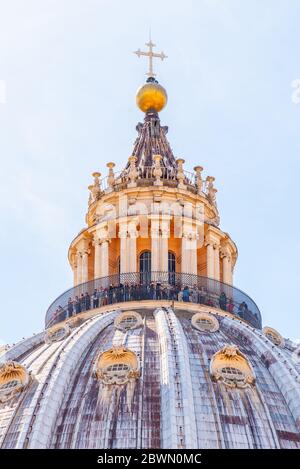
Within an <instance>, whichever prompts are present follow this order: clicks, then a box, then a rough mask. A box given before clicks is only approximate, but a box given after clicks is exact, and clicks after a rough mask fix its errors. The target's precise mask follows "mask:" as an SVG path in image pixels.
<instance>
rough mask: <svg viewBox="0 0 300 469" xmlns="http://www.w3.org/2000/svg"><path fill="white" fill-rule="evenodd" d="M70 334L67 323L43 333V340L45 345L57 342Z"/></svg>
mask: <svg viewBox="0 0 300 469" xmlns="http://www.w3.org/2000/svg"><path fill="white" fill-rule="evenodd" d="M69 334H70V325H69V324H68V323H66V324H64V325H63V326H60V325H59V324H58V325H56V326H53V327H51V328H50V329H47V330H46V331H45V335H44V340H45V343H46V344H52V343H53V342H59V341H61V340H63V339H65V338H66V337H67V336H68V335H69Z"/></svg>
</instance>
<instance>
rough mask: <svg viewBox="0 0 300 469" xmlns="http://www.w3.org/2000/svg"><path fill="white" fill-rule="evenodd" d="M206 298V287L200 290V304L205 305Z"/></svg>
mask: <svg viewBox="0 0 300 469" xmlns="http://www.w3.org/2000/svg"><path fill="white" fill-rule="evenodd" d="M205 297H206V291H205V289H204V287H200V289H199V303H200V304H201V305H204V304H205Z"/></svg>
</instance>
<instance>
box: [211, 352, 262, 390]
mask: <svg viewBox="0 0 300 469" xmlns="http://www.w3.org/2000/svg"><path fill="white" fill-rule="evenodd" d="M210 373H211V375H212V377H213V379H215V380H216V381H218V380H221V381H223V382H224V384H226V385H227V386H229V387H232V388H245V387H247V386H249V385H251V384H253V383H254V382H255V375H254V371H253V369H252V366H251V365H250V363H249V361H248V360H247V358H246V357H245V355H243V354H242V352H240V350H239V349H238V347H237V346H236V345H224V347H222V349H221V350H219V351H218V352H217V353H215V354H214V355H213V357H212V360H211V364H210Z"/></svg>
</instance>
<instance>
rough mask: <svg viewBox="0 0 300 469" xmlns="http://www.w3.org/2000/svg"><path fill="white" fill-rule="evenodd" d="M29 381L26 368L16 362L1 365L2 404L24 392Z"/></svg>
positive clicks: (0, 387) (0, 397)
mask: <svg viewBox="0 0 300 469" xmlns="http://www.w3.org/2000/svg"><path fill="white" fill-rule="evenodd" d="M29 379H30V377H29V373H28V371H27V370H26V368H25V367H24V366H22V365H21V364H19V363H17V362H15V361H9V362H6V363H3V364H2V365H0V403H1V402H7V401H9V400H10V399H12V398H13V397H15V396H16V395H17V394H19V393H20V392H22V391H23V390H24V389H25V388H26V386H27V385H28V383H29Z"/></svg>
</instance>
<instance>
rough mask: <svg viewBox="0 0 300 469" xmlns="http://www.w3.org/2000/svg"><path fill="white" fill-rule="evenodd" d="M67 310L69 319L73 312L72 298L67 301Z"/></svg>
mask: <svg viewBox="0 0 300 469" xmlns="http://www.w3.org/2000/svg"><path fill="white" fill-rule="evenodd" d="M67 310H68V317H69V318H70V317H71V316H73V310H74V307H73V301H72V298H69V299H68V306H67Z"/></svg>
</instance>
